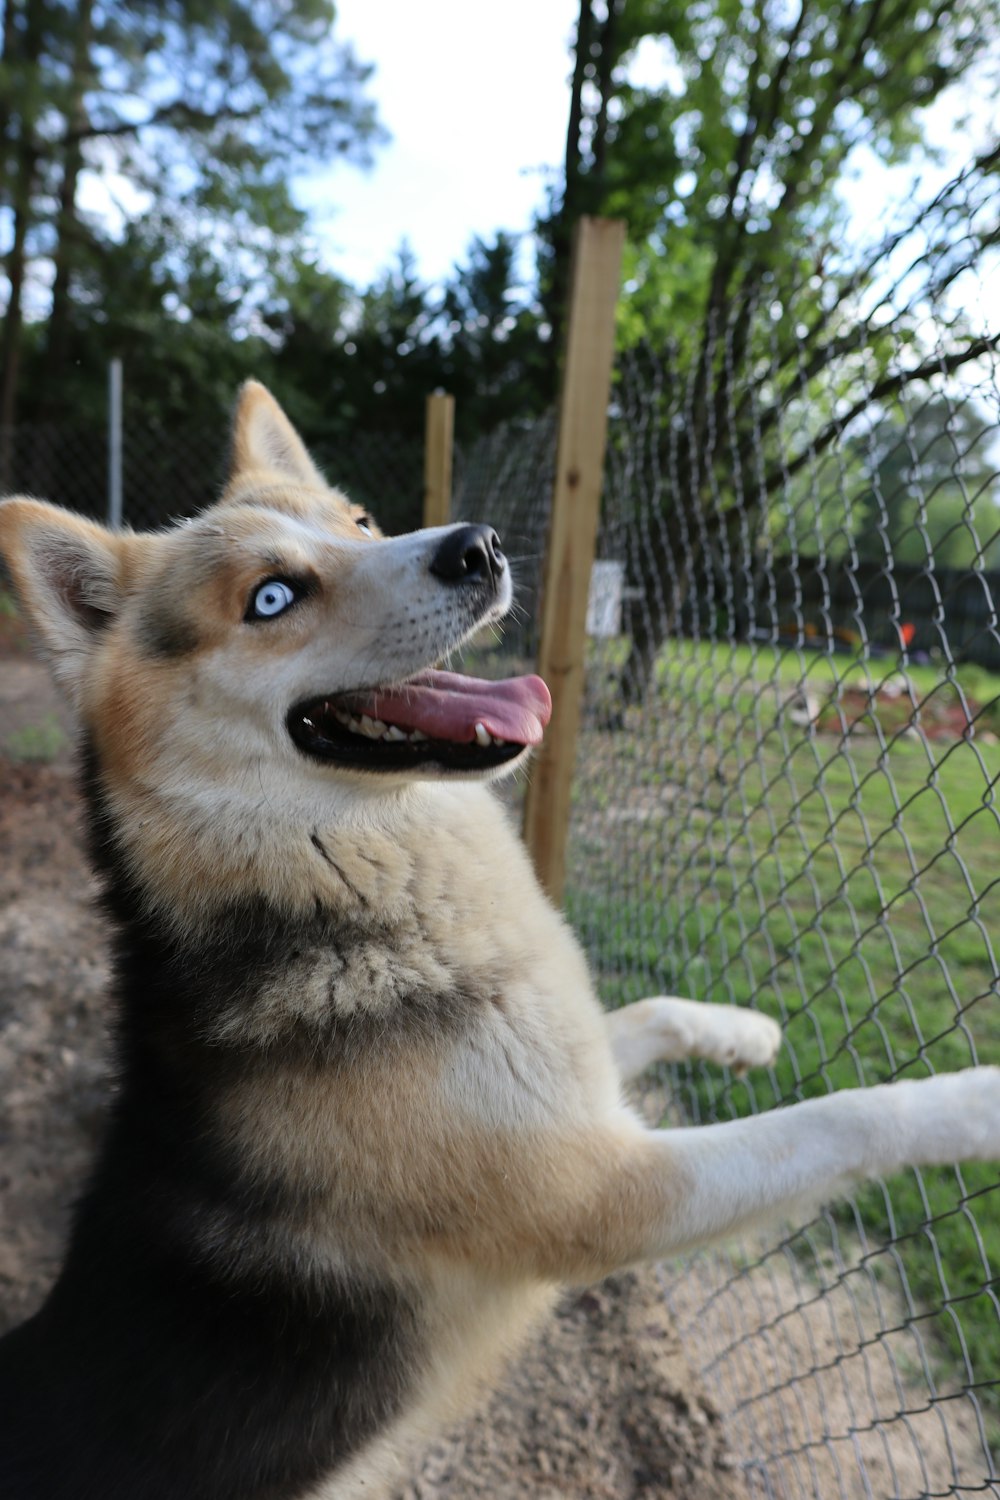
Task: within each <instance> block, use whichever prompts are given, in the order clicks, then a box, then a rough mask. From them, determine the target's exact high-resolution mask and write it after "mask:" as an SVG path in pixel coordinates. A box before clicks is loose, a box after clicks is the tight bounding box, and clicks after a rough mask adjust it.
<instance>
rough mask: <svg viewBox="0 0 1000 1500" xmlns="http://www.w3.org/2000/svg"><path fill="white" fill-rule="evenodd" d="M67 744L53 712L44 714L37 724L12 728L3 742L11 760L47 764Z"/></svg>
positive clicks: (60, 752) (59, 753)
mask: <svg viewBox="0 0 1000 1500" xmlns="http://www.w3.org/2000/svg"><path fill="white" fill-rule="evenodd" d="M67 744H68V741H67V738H66V735H65V734H64V733H63V730H62V727H61V726H60V724H59V721H58V719H57V718H56V716H55V714H46V715H45V717H44V718H43V719H41V720H40V721H39V722H38V723H37V724H25V725H24V726H23V727H22V728H21V729H12V730H11V732H10V734H8V735H7V737H6V739H5V740H4V743H3V748H4V751H5V752H6V754H7V755H9V756H10V758H11V760H20V761H34V762H37V763H41V764H47V763H48V762H49V761H53V760H55V759H56V757H57V756H59V755H61V754H62V752H63V750H64V749H65V748H66V745H67Z"/></svg>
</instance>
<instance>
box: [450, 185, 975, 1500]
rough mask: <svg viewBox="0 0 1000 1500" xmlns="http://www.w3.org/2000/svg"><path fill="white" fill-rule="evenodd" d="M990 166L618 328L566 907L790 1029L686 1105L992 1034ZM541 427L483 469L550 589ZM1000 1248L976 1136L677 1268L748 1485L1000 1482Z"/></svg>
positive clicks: (639, 969)
mask: <svg viewBox="0 0 1000 1500" xmlns="http://www.w3.org/2000/svg"><path fill="white" fill-rule="evenodd" d="M995 203H996V191H995V178H991V177H990V175H989V174H988V172H987V171H985V170H982V168H981V167H980V168H978V169H977V170H975V171H972V172H970V173H968V174H964V175H963V176H961V177H959V178H957V179H956V180H955V181H954V182H952V183H950V184H949V185H948V186H947V188H945V189H944V190H942V192H940V193H939V194H937V195H936V196H934V197H928V198H925V201H923V202H918V203H917V205H916V207H917V212H914V211H913V205H911V206H910V210H909V213H908V215H906V216H903V217H902V218H901V219H900V222H899V223H897V224H895V225H892V224H890V225H889V228H888V231H887V232H884V233H883V236H882V238H881V239H880V240H879V241H878V242H877V243H873V244H871V245H869V246H867V247H866V246H860V247H859V246H858V245H857V244H855V245H854V247H853V251H852V254H853V260H852V262H851V263H850V264H848V263H847V251H846V250H845V261H844V264H842V265H840V264H829V263H828V264H827V265H826V266H825V267H824V268H823V270H822V271H821V272H819V271H815V270H814V271H813V273H812V274H811V275H806V276H800V277H799V278H798V279H797V280H795V281H794V282H792V283H787V282H786V283H782V282H781V280H780V277H779V276H778V275H777V274H775V273H773V272H765V273H763V274H761V275H760V276H759V277H758V278H756V280H755V279H754V278H753V277H751V276H748V277H747V278H746V279H745V282H744V284H743V286H742V288H741V289H740V291H739V294H738V295H734V296H733V297H732V298H731V299H730V301H729V302H728V304H724V305H719V306H717V307H716V308H715V309H714V312H713V315H712V317H711V319H709V320H707V322H706V325H705V326H704V327H703V328H700V329H697V330H694V331H693V332H691V333H690V335H689V336H687V337H685V336H678V338H677V339H676V341H675V342H674V343H673V344H671V345H670V346H669V347H666V346H660V347H657V348H655V349H649V348H646V349H642V350H635V351H633V352H632V353H631V354H630V355H629V356H627V357H626V358H624V359H622V360H621V361H620V364H619V368H618V371H617V376H616V384H615V398H614V400H615V404H614V410H613V413H612V424H611V434H610V446H609V460H608V473H607V478H606V484H605V500H604V510H603V521H602V531H601V537H600V541H599V548H598V556H599V559H600V561H601V563H602V564H603V568H602V588H603V589H604V590H605V596H606V597H605V598H604V600H603V606H604V607H603V609H602V611H601V613H603V615H604V624H603V626H598V628H599V629H601V630H602V632H603V633H602V634H600V635H599V636H598V637H597V638H595V639H592V640H591V642H590V647H589V651H590V664H589V676H588V689H587V711H586V716H585V728H584V731H583V734H582V737H581V743H580V747H579V756H578V764H577V770H576V777H575V786H574V814H573V820H572V827H571V835H570V840H571V842H570V849H569V854H568V858H567V869H568V871H569V872H570V873H569V876H568V889H567V906H568V911H569V914H570V917H571V919H572V920H573V922H574V924H575V926H576V928H577V930H578V931H579V933H580V934H581V936H582V938H583V940H584V942H585V944H586V946H587V948H588V950H589V953H590V955H591V959H592V962H593V965H594V968H595V970H596V972H597V975H598V980H599V984H600V987H601V990H602V993H603V995H604V996H605V998H606V999H607V1000H608V1001H609V1002H610V1003H613V1004H614V1003H622V1002H624V1001H627V1000H630V999H635V998H638V997H639V996H641V995H643V994H652V993H677V994H682V995H692V996H696V997H698V998H701V999H704V1000H712V1001H722V1002H729V1003H733V1004H742V1005H754V1006H758V1007H760V1008H761V1009H763V1010H766V1011H767V1012H769V1013H770V1014H772V1015H773V1016H775V1017H776V1018H778V1019H779V1020H780V1021H781V1023H782V1026H783V1028H784V1036H785V1043H784V1050H783V1053H782V1056H781V1058H780V1060H779V1061H778V1063H777V1064H776V1066H775V1067H774V1068H773V1069H772V1070H769V1071H767V1072H764V1073H755V1074H753V1075H750V1076H748V1077H747V1078H744V1079H740V1078H737V1077H735V1076H732V1075H729V1074H727V1073H726V1072H725V1071H722V1070H718V1069H714V1068H712V1067H709V1066H706V1065H701V1064H691V1065H689V1066H686V1067H681V1068H676V1069H673V1070H671V1076H670V1078H669V1090H668V1094H667V1102H666V1103H665V1104H664V1106H663V1107H664V1108H665V1109H666V1110H667V1111H668V1112H669V1113H670V1114H671V1116H672V1117H673V1118H684V1119H689V1120H695V1121H708V1120H717V1119H727V1118H730V1117H733V1116H735V1115H740V1114H745V1113H747V1112H752V1111H757V1110H763V1109H769V1108H771V1107H774V1106H776V1105H781V1104H784V1103H788V1102H790V1101H793V1100H795V1099H801V1098H805V1097H808V1096H810V1095H814V1094H817V1093H822V1092H824V1091H826V1090H831V1089H841V1088H852V1087H859V1086H864V1085H869V1084H872V1083H875V1082H878V1081H882V1080H887V1079H895V1078H904V1077H905V1078H909V1077H920V1076H923V1075H925V1074H927V1073H929V1072H935V1071H945V1070H953V1069H956V1068H960V1067H963V1066H967V1065H969V1064H970V1063H973V1062H976V1061H979V1062H986V1061H993V1062H997V1061H1000V1006H998V1002H997V980H998V976H1000V970H998V966H997V950H996V944H997V939H998V936H1000V876H998V874H997V871H998V868H1000V814H998V811H997V789H998V786H1000V620H998V615H1000V571H997V570H998V569H1000V508H998V507H1000V484H998V460H1000V381H998V374H1000V360H998V358H997V354H996V349H997V334H998V332H1000V274H998V266H997V261H996V257H995V246H996V243H997V228H996V207H995ZM884 223H885V221H883V224H884ZM858 266H862V267H867V271H866V274H865V275H864V276H862V275H861V274H860V272H859V271H858V269H857V268H858ZM551 443H552V428H551V425H545V424H541V425H538V426H536V427H534V428H532V429H530V430H525V431H524V432H523V433H521V434H520V435H518V434H517V433H511V432H507V433H505V434H503V435H502V436H501V437H500V439H499V440H498V441H497V442H496V443H495V444H494V446H493V447H492V448H491V449H488V450H487V449H486V448H483V449H482V450H481V452H480V454H479V455H478V456H477V458H476V463H478V465H479V467H478V469H477V467H476V463H473V462H469V463H468V465H467V467H466V474H465V477H466V483H465V485H464V487H463V489H462V491H461V493H460V502H461V513H462V514H463V515H467V516H473V515H474V516H476V517H478V518H482V519H487V518H488V519H490V520H491V521H493V522H494V524H496V525H497V526H498V528H499V529H500V530H501V534H504V531H505V527H508V528H510V529H511V530H512V531H513V533H514V535H513V537H512V538H511V540H510V541H509V542H508V545H510V547H511V550H512V551H513V552H515V553H520V554H521V555H522V556H523V557H524V558H525V562H524V563H523V564H522V571H525V572H527V574H528V579H527V583H528V588H527V590H526V596H527V597H528V598H529V599H531V598H534V596H535V593H536V591H537V587H538V584H537V579H538V576H539V571H540V556H539V554H540V553H541V551H542V548H543V545H544V537H545V528H546V499H547V495H548V493H549V489H548V487H547V485H546V484H545V482H544V480H545V478H547V476H549V475H550V474H551V467H552V465H551ZM477 475H482V476H484V478H483V479H482V480H481V481H480V482H475V481H476V479H477ZM535 478H537V479H538V484H537V485H535V484H534V480H535ZM508 506H512V507H513V509H512V510H511V511H510V514H509V515H508V509H507V508H508ZM505 540H506V537H505ZM535 559H538V562H537V564H536V563H535V561H534V560H535ZM608 591H610V617H611V619H612V621H614V623H612V624H611V625H610V626H609V625H608V623H607V621H608V618H609V609H608V607H607V606H608V604H609V598H608ZM616 616H617V620H616V621H615V617H616ZM532 644H533V637H532V634H531V632H530V631H526V630H525V628H524V624H523V622H522V621H515V622H514V623H513V625H512V627H511V630H510V631H509V632H508V635H507V647H506V649H507V650H508V651H509V652H510V654H511V655H513V656H514V657H517V658H524V657H530V654H531V646H532ZM494 649H495V650H502V649H503V648H494ZM486 656H487V659H488V657H489V652H488V651H487V652H486ZM504 665H505V664H501V663H500V662H498V663H497V667H498V670H500V669H502V667H503V666H504ZM998 1268H1000V1182H998V1175H997V1170H996V1168H995V1167H992V1166H985V1165H984V1166H971V1167H962V1168H961V1169H941V1170H933V1171H912V1172H908V1173H906V1174H904V1175H901V1176H899V1177H896V1178H894V1179H893V1180H892V1181H891V1182H887V1183H880V1184H875V1185H873V1186H870V1187H867V1188H865V1189H863V1190H862V1191H860V1192H858V1193H857V1195H856V1196H855V1197H854V1198H853V1199H852V1200H851V1201H850V1202H849V1203H848V1204H846V1205H838V1206H835V1207H833V1208H831V1209H830V1210H829V1211H827V1212H825V1213H823V1214H822V1215H821V1216H819V1217H818V1218H817V1219H816V1220H815V1221H814V1222H813V1223H811V1224H810V1225H808V1226H807V1227H805V1228H803V1229H796V1230H795V1231H792V1230H789V1231H787V1232H783V1233H775V1234H772V1236H771V1237H770V1239H769V1240H767V1241H766V1242H764V1243H762V1244H756V1243H754V1244H744V1245H740V1246H736V1247H730V1248H728V1249H727V1250H725V1251H717V1252H713V1253H711V1254H705V1255H703V1256H701V1257H699V1258H697V1259H695V1260H694V1261H692V1262H691V1263H689V1264H686V1265H685V1266H683V1267H680V1268H678V1267H669V1268H665V1269H664V1272H663V1279H664V1288H665V1293H666V1295H667V1297H668V1299H669V1302H670V1304H671V1306H672V1308H673V1310H674V1313H675V1315H676V1318H677V1321H678V1325H679V1329H680V1332H681V1334H682V1336H684V1338H685V1342H686V1344H687V1348H688V1350H689V1351H690V1353H691V1356H692V1359H693V1360H694V1362H695V1363H696V1364H698V1366H699V1367H700V1370H701V1373H702V1375H703V1377H704V1379H705V1381H706V1382H707V1384H708V1386H709V1388H710V1390H711V1392H712V1394H713V1395H714V1398H715V1400H716V1401H717V1404H718V1406H719V1408H720V1410H721V1411H722V1412H723V1413H724V1414H725V1416H726V1417H727V1419H728V1422H729V1425H730V1433H731V1438H732V1441H733V1446H734V1451H735V1453H736V1455H737V1458H738V1459H739V1461H740V1462H741V1463H742V1464H743V1466H744V1469H745V1474H746V1482H747V1492H748V1494H751V1495H753V1496H781V1497H789V1500H792V1497H795V1500H797V1497H801V1496H815V1497H819V1500H830V1497H832V1496H838V1497H842V1500H853V1497H855V1496H869V1497H888V1496H893V1497H916V1496H945V1495H972V1494H983V1493H988V1494H994V1495H1000V1471H998V1467H997V1453H998V1449H1000V1301H998V1297H997V1284H996V1280H995V1276H996V1272H997V1269H998Z"/></svg>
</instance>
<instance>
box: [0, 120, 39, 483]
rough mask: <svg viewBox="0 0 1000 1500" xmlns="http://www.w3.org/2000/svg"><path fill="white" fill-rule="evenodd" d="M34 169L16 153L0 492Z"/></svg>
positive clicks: (6, 463) (7, 474) (2, 364)
mask: <svg viewBox="0 0 1000 1500" xmlns="http://www.w3.org/2000/svg"><path fill="white" fill-rule="evenodd" d="M37 166H38V152H37V151H36V150H35V147H34V145H33V144H32V145H26V146H24V147H23V148H22V150H21V152H20V153H19V160H18V175H17V185H16V187H15V197H14V239H13V243H12V244H11V247H10V252H9V254H8V256H7V280H8V282H9V285H10V294H9V297H8V301H7V312H6V314H5V316H4V324H3V348H2V352H0V489H3V490H5V489H8V488H9V487H10V484H11V479H12V462H13V445H14V430H13V429H14V422H15V420H16V417H17V378H18V373H19V371H20V367H21V329H22V325H23V315H22V297H23V292H24V275H25V270H26V263H27V251H26V245H27V236H28V224H29V221H30V216H31V196H32V189H33V187H34V182H35V171H36V168H37Z"/></svg>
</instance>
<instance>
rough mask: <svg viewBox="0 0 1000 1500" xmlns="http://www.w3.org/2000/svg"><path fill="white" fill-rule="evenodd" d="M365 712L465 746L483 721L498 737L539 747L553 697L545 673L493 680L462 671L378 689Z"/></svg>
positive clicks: (428, 675) (426, 674)
mask: <svg viewBox="0 0 1000 1500" xmlns="http://www.w3.org/2000/svg"><path fill="white" fill-rule="evenodd" d="M364 712H365V713H366V714H370V715H371V717H372V718H373V719H381V720H382V721H383V723H385V724H396V725H398V727H399V728H400V729H419V730H420V731H421V733H423V734H426V735H427V736H428V738H429V739H433V740H452V741H453V742H455V743H456V744H465V743H468V742H470V741H472V740H474V739H475V738H476V725H477V724H482V726H483V728H484V729H486V730H487V731H488V732H489V733H490V734H492V735H493V736H494V737H496V738H498V739H502V740H512V741H513V742H514V743H515V744H518V745H538V744H540V743H541V738H542V732H543V730H544V729H545V726H546V724H547V723H548V722H549V716H550V715H551V713H552V699H551V698H550V697H549V690H548V688H547V687H546V686H545V683H544V682H543V681H542V679H541V678H540V677H508V678H506V679H505V680H504V681H501V682H487V681H485V680H483V679H482V678H478V677H463V676H462V675H461V673H459V672H421V673H420V675H419V677H413V678H411V679H410V681H409V682H407V683H405V684H404V685H403V686H402V687H399V688H392V689H390V690H388V691H386V692H380V693H375V694H374V695H373V696H372V697H371V698H370V699H369V700H368V701H367V702H366V703H365V705H364Z"/></svg>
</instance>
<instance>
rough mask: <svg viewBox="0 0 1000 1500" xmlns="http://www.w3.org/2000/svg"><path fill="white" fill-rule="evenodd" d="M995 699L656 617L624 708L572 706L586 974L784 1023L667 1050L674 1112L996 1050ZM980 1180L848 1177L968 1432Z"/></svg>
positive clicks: (758, 1104)
mask: <svg viewBox="0 0 1000 1500" xmlns="http://www.w3.org/2000/svg"><path fill="white" fill-rule="evenodd" d="M886 687H888V691H885V689H886ZM805 690H808V698H809V700H810V702H809V708H808V710H807V712H806V717H804V709H805V698H806V692H805ZM848 702H850V703H852V704H853V705H854V708H853V709H852V710H851V712H850V713H848V712H847V710H846V708H845V705H846V704H847V703H848ZM859 702H860V703H862V704H863V705H864V704H865V703H866V702H867V704H868V709H867V711H866V712H864V713H863V714H861V715H860V716H858V709H857V704H858V703H859ZM998 703H1000V678H993V677H990V675H989V674H988V673H986V672H984V671H982V670H981V669H971V668H963V667H959V668H958V670H957V672H954V673H952V674H949V673H948V672H947V671H946V670H943V669H942V668H941V667H939V666H936V665H935V664H933V663H929V664H925V665H922V666H920V667H917V668H914V669H911V670H910V671H908V672H907V673H905V674H903V675H901V674H900V672H899V666H898V663H896V662H889V661H876V662H872V663H868V664H864V663H858V662H852V661H851V660H850V659H848V658H843V657H837V656H834V657H827V656H821V655H819V654H808V653H799V652H795V651H787V652H779V651H775V650H772V649H763V648H760V649H754V648H751V647H749V646H721V645H719V646H711V645H706V644H699V643H685V642H680V643H677V644H675V645H674V646H673V647H672V648H671V651H670V655H669V657H668V658H667V659H666V660H665V661H664V663H663V664H662V667H661V670H660V674H659V678H658V681H657V688H656V695H655V699H653V700H651V701H650V703H649V704H648V705H647V707H646V708H645V709H644V710H643V711H642V712H638V711H635V710H633V711H632V712H631V714H630V716H629V718H628V721H627V723H626V727H625V729H624V731H619V732H617V733H613V732H610V731H601V730H599V729H594V728H591V729H590V730H588V731H587V732H586V734H585V736H584V740H583V745H582V751H581V756H580V763H579V769H578V774H577V779H576V787H575V802H574V828H573V836H572V845H571V850H570V858H569V865H568V868H569V870H570V872H571V873H570V889H569V892H568V897H567V905H568V909H569V912H570V915H571V918H572V920H573V921H574V923H575V925H576V927H577V929H578V930H579V931H580V932H581V934H582V936H583V939H584V941H585V943H586V944H587V946H588V949H589V951H590V954H591V957H592V960H593V962H594V965H595V968H596V970H597V972H598V975H599V979H600V984H601V988H602V992H603V994H604V996H605V998H606V999H607V1000H608V1001H609V1002H610V1003H612V1004H620V1003H623V1002H625V1001H627V1000H630V999H634V998H637V997H638V996H640V995H642V994H648V993H656V992H657V991H661V992H675V993H679V994H689V995H693V996H696V997H698V998H700V999H704V1000H715V1001H723V1002H731V1003H735V1004H754V1005H756V1006H758V1007H759V1008H761V1009H762V1010H765V1011H767V1012H768V1013H770V1014H772V1015H774V1016H776V1017H777V1018H778V1019H780V1020H781V1022H782V1024H783V1027H784V1031H785V1048H784V1052H783V1055H782V1057H781V1059H780V1061H779V1063H778V1065H777V1066H776V1068H775V1069H774V1071H773V1073H771V1074H770V1075H765V1076H764V1077H761V1076H760V1075H757V1076H755V1077H753V1078H749V1079H747V1080H745V1081H740V1080H737V1079H735V1078H733V1077H730V1076H727V1075H725V1074H724V1073H723V1072H721V1071H720V1070H717V1069H712V1068H709V1067H701V1066H696V1067H692V1068H689V1069H685V1070H682V1072H681V1073H680V1075H679V1077H678V1081H677V1085H678V1097H679V1099H680V1102H681V1105H682V1107H683V1108H684V1109H685V1110H686V1112H687V1113H688V1114H689V1115H690V1116H691V1117H693V1118H696V1119H704V1118H710V1117H711V1118H720V1117H721V1118H726V1117H728V1116H731V1115H733V1114H742V1113H746V1112H748V1111H750V1110H752V1109H760V1108H767V1107H770V1106H771V1105H773V1104H775V1103H777V1102H781V1101H786V1102H787V1101H790V1100H792V1099H794V1098H802V1097H808V1096H810V1095H813V1094H817V1093H823V1092H826V1091H827V1090H829V1089H839V1088H851V1087H857V1086H858V1085H861V1084H870V1083H875V1082H878V1081H880V1080H883V1079H889V1078H896V1077H919V1076H923V1075H925V1074H927V1073H928V1072H929V1071H931V1070H933V1071H945V1070H952V1069H955V1068H960V1067H964V1066H968V1065H969V1064H970V1063H971V1062H974V1061H977V1060H978V1061H980V1062H1000V1006H998V1003H997V980H998V975H1000V969H998V962H997V960H998V957H1000V816H998V808H997V796H996V792H997V786H998V778H1000V743H998V742H997V736H996V732H995V725H996V723H997V716H998ZM958 705H962V707H961V709H959V707H958ZM817 709H820V710H821V712H820V714H819V724H820V726H821V728H820V729H819V730H817V729H815V728H810V727H809V725H808V722H807V717H808V714H813V713H815V711H816V710H817ZM956 713H957V715H958V719H959V721H961V723H962V724H963V725H964V723H965V720H966V719H967V718H968V719H971V721H972V728H971V730H969V729H966V731H965V733H964V734H962V735H961V736H960V737H958V738H956V737H955V733H954V730H953V729H952V730H950V731H949V729H948V727H947V726H948V725H953V724H954V722H955V715H956ZM998 1188H1000V1179H998V1173H997V1169H996V1168H995V1167H992V1166H985V1165H982V1166H980V1165H973V1166H968V1167H964V1168H962V1169H961V1171H960V1172H956V1171H955V1170H953V1169H950V1168H949V1169H941V1170H939V1171H925V1172H923V1173H921V1174H917V1173H912V1172H911V1173H907V1174H904V1175H903V1176H901V1177H899V1178H896V1179H894V1180H893V1181H892V1183H891V1184H890V1187H889V1192H888V1195H886V1193H884V1192H883V1190H882V1189H881V1188H880V1187H878V1186H873V1187H871V1188H869V1189H866V1190H864V1191H863V1192H862V1193H861V1194H859V1197H858V1204H859V1207H860V1210H861V1214H862V1217H863V1222H864V1226H865V1231H866V1234H867V1236H868V1238H869V1240H870V1241H872V1242H876V1243H877V1242H879V1241H884V1242H888V1241H890V1240H891V1241H892V1243H893V1245H894V1247H895V1252H894V1254H893V1255H891V1256H890V1255H888V1254H886V1256H885V1257H884V1262H885V1267H886V1268H887V1270H888V1269H889V1268H891V1269H892V1274H893V1275H894V1276H898V1275H900V1274H902V1276H903V1278H904V1296H906V1295H909V1297H911V1298H912V1305H913V1307H914V1308H915V1309H916V1310H917V1314H918V1316H920V1317H921V1319H922V1327H923V1330H924V1336H925V1339H926V1340H927V1343H928V1347H929V1348H930V1349H932V1350H933V1351H936V1353H937V1356H938V1358H937V1361H936V1365H935V1376H936V1378H938V1379H939V1380H940V1383H941V1385H942V1387H945V1388H948V1389H955V1388H956V1387H958V1386H961V1385H964V1384H973V1385H975V1386H977V1387H978V1388H979V1390H980V1398H981V1400H982V1401H983V1404H984V1407H985V1408H986V1409H987V1410H988V1411H989V1413H990V1416H991V1426H992V1427H993V1431H994V1436H995V1435H996V1433H997V1431H998V1430H1000V1390H998V1386H997V1377H998V1375H1000V1304H998V1302H997V1300H996V1295H995V1291H994V1290H992V1289H991V1287H990V1283H991V1281H992V1280H993V1278H994V1276H995V1274H996V1272H997V1271H998V1270H1000V1190H998ZM847 1212H849V1210H845V1213H847ZM873 1264H874V1266H875V1269H876V1271H877V1270H878V1267H879V1257H878V1255H877V1254H876V1255H875V1256H874V1259H873ZM899 1267H901V1272H900V1270H899ZM990 1382H992V1383H993V1384H992V1386H991V1385H990Z"/></svg>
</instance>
